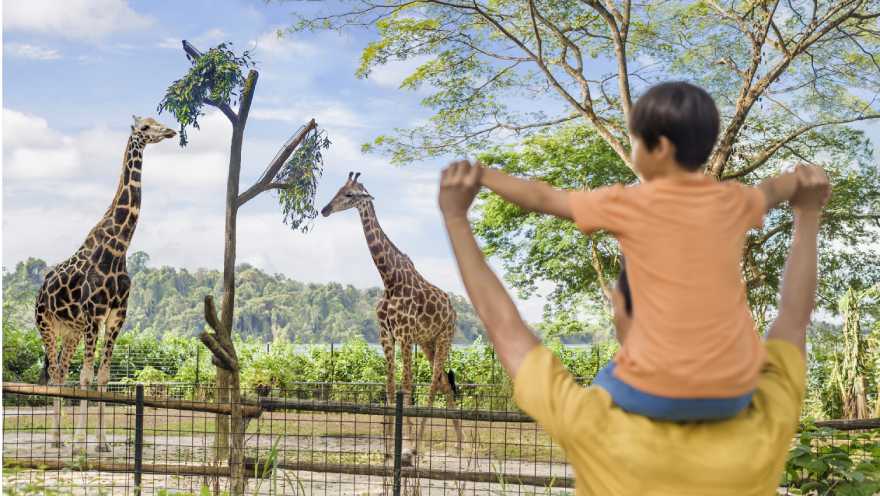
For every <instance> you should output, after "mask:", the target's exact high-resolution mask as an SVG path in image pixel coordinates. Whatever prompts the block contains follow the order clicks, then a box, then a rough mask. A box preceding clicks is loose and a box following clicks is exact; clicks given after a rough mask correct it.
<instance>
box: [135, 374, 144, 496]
mask: <svg viewBox="0 0 880 496" xmlns="http://www.w3.org/2000/svg"><path fill="white" fill-rule="evenodd" d="M134 391H135V393H134V394H135V398H134V399H135V405H134V494H135V496H140V494H141V470H142V467H141V465H142V463H143V460H144V385H143V384H137V385H136V386H135V389H134Z"/></svg>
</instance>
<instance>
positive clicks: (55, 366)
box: [35, 302, 64, 448]
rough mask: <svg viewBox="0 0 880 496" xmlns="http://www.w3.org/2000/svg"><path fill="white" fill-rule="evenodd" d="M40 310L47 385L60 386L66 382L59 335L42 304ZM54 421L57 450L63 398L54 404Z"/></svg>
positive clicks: (38, 322)
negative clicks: (59, 357) (60, 362)
mask: <svg viewBox="0 0 880 496" xmlns="http://www.w3.org/2000/svg"><path fill="white" fill-rule="evenodd" d="M37 307H38V310H37V312H36V315H35V319H36V324H37V329H38V330H39V331H40V337H41V338H42V339H43V351H44V352H45V353H46V357H45V359H44V365H43V373H44V375H45V379H46V384H48V385H51V386H56V385H60V384H62V383H63V382H64V379H63V378H59V376H60V375H61V366H60V364H59V363H58V346H57V341H56V336H57V333H56V332H55V330H56V329H55V327H54V326H53V325H52V324H51V323H50V320H49V319H48V318H46V316H45V314H43V313H42V312H40V304H39V302H38V303H37ZM52 409H53V412H52V421H51V423H50V428H51V429H52V437H53V439H54V440H53V441H52V445H53V446H54V447H56V448H60V447H61V398H55V400H54V401H53V402H52Z"/></svg>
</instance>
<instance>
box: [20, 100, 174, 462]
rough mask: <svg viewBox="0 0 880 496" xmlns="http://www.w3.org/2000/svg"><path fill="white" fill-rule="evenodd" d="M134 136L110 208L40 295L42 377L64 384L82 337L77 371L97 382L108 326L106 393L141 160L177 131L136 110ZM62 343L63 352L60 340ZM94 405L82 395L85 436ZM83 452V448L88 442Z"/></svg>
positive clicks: (102, 373) (102, 375) (57, 435)
mask: <svg viewBox="0 0 880 496" xmlns="http://www.w3.org/2000/svg"><path fill="white" fill-rule="evenodd" d="M132 117H133V118H134V123H133V124H132V126H131V135H130V136H129V138H128V144H127V145H126V147H125V154H124V155H123V157H122V174H121V177H120V179H119V185H118V186H117V188H116V195H115V196H114V197H113V202H112V203H111V204H110V208H108V209H107V212H106V213H104V216H103V217H102V218H101V220H100V221H98V224H97V225H96V226H95V227H94V228H92V230H91V231H90V232H89V234H88V236H86V239H85V241H84V242H83V244H82V246H80V248H79V249H78V250H77V251H76V253H74V254H73V256H71V257H70V258H68V259H67V260H65V261H63V262H61V263H60V264H58V265H57V266H56V267H54V268H53V269H52V270H50V271H49V272H48V273H47V274H46V278H45V279H44V281H43V285H42V287H41V288H40V291H39V293H38V294H37V302H36V308H35V312H34V313H35V318H36V323H37V329H38V330H39V332H40V337H42V339H43V348H44V351H45V353H46V356H45V361H44V362H43V373H42V376H41V378H40V382H41V383H43V384H46V383H51V384H53V385H62V384H64V381H65V380H66V378H67V372H68V370H69V368H70V360H71V357H72V356H73V353H74V351H75V350H76V347H77V346H78V345H79V342H80V340H82V341H84V342H85V350H84V353H83V365H82V370H81V372H80V375H79V384H80V387H81V388H86V387H88V386H89V385H91V383H92V378H93V374H94V359H95V347H96V345H97V342H98V334H99V331H100V325H101V324H103V325H104V349H103V354H102V356H101V362H100V366H99V367H98V377H97V383H98V388H99V390H101V391H104V390H105V389H106V385H107V382H108V380H109V378H110V358H111V356H112V354H113V344H114V342H115V341H116V337H117V335H118V334H119V330H120V329H121V328H122V324H123V322H124V321H125V312H126V308H127V304H128V291H129V288H130V286H131V280H130V279H129V277H128V273H127V272H126V270H125V253H126V250H128V246H129V243H130V241H131V237H132V235H133V234H134V230H135V227H136V225H137V219H138V214H139V212H140V206H141V166H142V162H143V159H142V155H143V151H144V147H145V146H146V145H147V144H150V143H158V142H160V141H162V140H163V139H166V138H171V137H173V136H175V135H176V134H177V133H176V132H175V131H173V130H171V129H169V128H167V127H165V126H163V125H162V124H159V123H158V122H156V121H155V120H153V119H152V118H149V117H148V118H141V117H137V116H132ZM58 344H60V345H61V351H60V354H59V353H58V351H57V345H58ZM87 413H88V406H87V403H86V402H85V401H80V409H79V415H78V416H77V419H76V420H77V422H76V429H77V431H78V435H81V436H82V437H83V439H86V438H87V432H86V428H87V423H88V419H87ZM103 414H104V404H103V403H101V402H99V403H98V419H99V420H98V426H99V427H98V432H97V450H98V451H109V450H110V447H109V444H107V443H105V442H104V437H103V433H102V432H101V427H100V426H101V425H102V424H101V417H102V416H103ZM60 423H61V399H60V398H57V399H56V400H55V411H54V414H53V425H52V427H53V431H54V445H55V446H57V447H61V445H62V444H61V428H60ZM82 450H83V451H85V447H82Z"/></svg>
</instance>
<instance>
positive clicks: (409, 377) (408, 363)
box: [400, 337, 418, 464]
mask: <svg viewBox="0 0 880 496" xmlns="http://www.w3.org/2000/svg"><path fill="white" fill-rule="evenodd" d="M400 354H401V357H402V359H403V360H402V361H403V379H402V383H401V389H403V404H404V405H406V406H409V405H410V404H411V398H412V397H413V373H412V361H413V356H412V341H410V339H409V338H408V337H404V338H403V339H401V340H400ZM405 422H406V427H405V432H406V434H407V436H406V437H407V438H409V442H410V443H411V445H410V446H408V447H406V448H404V450H403V451H404V453H403V457H402V458H403V460H404V463H405V464H407V462H408V464H415V456H416V446H418V439H413V437H414V432H413V430H414V429H413V421H412V418H411V417H406V419H405ZM405 439H406V438H405Z"/></svg>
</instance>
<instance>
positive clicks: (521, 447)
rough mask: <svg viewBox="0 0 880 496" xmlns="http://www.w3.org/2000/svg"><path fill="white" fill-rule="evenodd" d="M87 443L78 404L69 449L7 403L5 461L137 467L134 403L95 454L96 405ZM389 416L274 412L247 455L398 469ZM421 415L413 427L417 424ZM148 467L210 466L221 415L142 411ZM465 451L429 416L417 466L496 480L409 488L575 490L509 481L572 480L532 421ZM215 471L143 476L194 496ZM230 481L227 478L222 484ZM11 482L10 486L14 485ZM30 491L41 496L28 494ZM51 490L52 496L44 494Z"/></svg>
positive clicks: (470, 427) (124, 479) (367, 489)
mask: <svg viewBox="0 0 880 496" xmlns="http://www.w3.org/2000/svg"><path fill="white" fill-rule="evenodd" d="M89 411H90V432H89V436H88V441H87V442H83V441H82V440H81V439H80V440H77V439H76V438H75V436H74V432H73V430H72V429H71V425H72V423H73V417H72V414H73V413H74V407H72V406H71V407H65V409H64V415H65V416H64V420H63V422H62V430H63V435H62V439H63V441H64V445H63V446H62V447H61V448H56V447H54V446H53V445H52V440H53V439H52V435H51V434H50V433H49V431H48V429H47V426H49V425H50V423H51V411H50V410H49V409H47V408H31V407H10V408H8V409H7V410H6V411H5V412H4V414H3V417H4V426H3V433H4V437H3V454H4V457H6V458H9V457H13V458H20V459H30V460H37V461H39V460H49V461H60V462H62V463H66V464H67V463H69V464H77V463H82V461H83V460H84V458H83V456H84V455H82V453H81V452H82V448H83V447H86V449H87V454H86V455H85V456H86V457H87V459H88V461H89V462H96V461H97V462H102V463H133V457H134V430H133V427H134V415H133V411H134V410H133V408H131V407H112V408H111V407H108V408H106V409H105V416H104V419H103V422H102V423H103V425H104V426H106V428H107V429H106V430H105V432H106V433H107V440H108V441H109V443H110V448H111V452H109V453H99V452H97V451H96V450H95V445H96V438H95V432H94V428H95V427H97V420H96V419H95V418H94V417H96V414H97V407H94V408H90V409H89ZM382 421H383V419H382V417H380V416H369V415H349V414H324V413H314V412H308V413H294V412H273V413H269V414H264V415H263V416H262V417H261V418H260V419H257V420H254V421H251V422H250V423H249V425H248V429H247V436H246V441H245V446H246V451H247V453H246V456H249V457H258V458H261V459H265V458H266V457H270V456H273V455H274V456H277V457H278V458H279V459H280V460H283V461H285V462H291V463H295V462H312V463H319V464H321V463H330V464H336V463H341V464H358V465H367V464H368V465H370V466H372V467H378V468H381V467H384V466H387V467H389V468H390V467H391V465H392V462H391V461H390V460H389V461H386V460H385V456H384V444H385V439H384V437H383V432H384V429H383V425H382ZM417 422H418V421H416V422H415V423H417ZM144 424H145V434H144V451H143V463H144V464H163V463H168V464H185V465H206V464H207V463H206V461H205V460H208V459H209V457H210V455H211V453H212V446H213V442H214V440H213V430H214V416H213V415H209V414H202V413H195V412H180V411H174V410H157V409H151V408H148V409H146V411H145V418H144ZM462 431H463V444H462V445H461V449H459V446H458V443H457V442H456V436H455V430H454V427H453V424H452V422H451V421H445V420H437V419H429V421H428V423H427V426H426V429H425V433H424V434H423V436H422V439H423V440H424V441H423V442H422V443H421V445H420V446H421V449H420V454H419V457H418V467H419V469H430V470H447V471H461V472H487V473H491V474H494V476H495V477H494V479H495V480H496V482H494V483H486V482H480V483H477V482H457V481H443V480H433V479H425V478H422V479H418V480H413V479H411V480H405V481H404V494H412V495H415V494H421V495H442V494H566V493H570V494H573V491H572V490H562V489H555V488H552V487H535V486H525V485H522V486H521V485H516V484H512V483H511V482H510V481H511V479H512V478H515V477H516V476H518V475H528V476H548V477H573V473H572V471H571V468H570V466H568V465H567V464H566V463H565V462H564V458H563V456H562V451H561V450H560V449H559V448H558V447H557V446H555V445H553V444H552V443H551V442H550V441H549V439H548V438H547V437H546V436H545V435H544V434H543V433H542V432H541V431H540V430H538V429H537V428H536V426H534V424H517V423H510V424H503V423H501V424H499V423H491V424H490V423H485V422H464V423H463V425H462ZM3 482H4V485H6V484H12V485H15V486H16V487H19V488H24V487H25V486H27V485H28V484H31V485H33V486H34V487H45V488H54V489H57V490H58V491H59V493H58V494H134V490H133V476H132V475H130V474H121V473H109V472H100V473H98V472H79V471H73V470H63V471H45V472H41V471H36V470H21V469H19V470H13V471H11V472H10V471H5V473H4V480H3ZM214 482H215V480H214V479H212V478H209V477H192V476H168V475H161V474H144V475H143V492H142V494H160V493H159V491H160V490H162V489H166V490H167V491H169V492H168V493H165V494H177V493H180V492H183V493H195V494H199V492H200V489H201V487H202V486H203V485H207V486H209V487H213V485H214ZM226 483H227V481H226V480H225V479H221V481H220V484H221V487H223V486H225V485H226ZM390 484H391V479H390V478H384V477H381V476H364V475H349V474H335V473H319V472H303V471H293V470H281V469H278V470H276V471H275V472H274V473H272V474H271V476H270V477H269V478H268V479H260V480H257V479H252V480H250V481H249V484H248V492H247V494H254V495H257V494H266V495H272V494H315V495H323V494H327V495H331V494H352V495H355V494H357V495H373V494H377V495H378V494H391V488H390ZM7 487H9V486H7ZM25 494H43V493H40V492H31V493H25ZM45 494H52V493H51V492H49V491H46V492H45Z"/></svg>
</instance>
